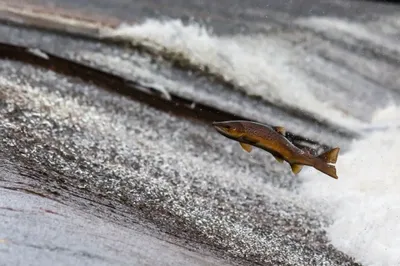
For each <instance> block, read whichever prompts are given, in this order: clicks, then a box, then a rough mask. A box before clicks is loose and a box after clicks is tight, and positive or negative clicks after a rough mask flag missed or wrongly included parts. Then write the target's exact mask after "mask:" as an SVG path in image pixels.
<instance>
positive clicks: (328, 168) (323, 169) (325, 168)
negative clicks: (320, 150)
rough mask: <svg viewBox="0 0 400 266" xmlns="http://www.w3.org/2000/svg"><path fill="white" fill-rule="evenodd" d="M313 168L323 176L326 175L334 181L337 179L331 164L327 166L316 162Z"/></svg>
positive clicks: (334, 168)
mask: <svg viewBox="0 0 400 266" xmlns="http://www.w3.org/2000/svg"><path fill="white" fill-rule="evenodd" d="M314 168H315V169H317V170H319V171H321V172H322V173H324V174H327V175H329V176H331V177H333V178H335V179H338V178H339V177H338V176H337V175H336V167H335V166H334V165H331V164H327V163H325V162H318V163H316V164H315V165H314Z"/></svg>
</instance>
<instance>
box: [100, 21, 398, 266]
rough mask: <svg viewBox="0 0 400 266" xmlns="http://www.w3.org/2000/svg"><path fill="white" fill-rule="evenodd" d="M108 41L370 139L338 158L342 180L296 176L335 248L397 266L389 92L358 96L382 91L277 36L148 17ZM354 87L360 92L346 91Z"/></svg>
mask: <svg viewBox="0 0 400 266" xmlns="http://www.w3.org/2000/svg"><path fill="white" fill-rule="evenodd" d="M339 22H340V23H339ZM296 23H298V25H300V26H302V27H305V28H310V29H312V30H314V31H319V32H321V31H324V30H326V28H321V27H322V26H324V25H325V26H326V27H327V29H330V32H329V34H331V35H332V34H333V35H332V36H333V37H335V36H337V35H338V34H339V35H340V34H341V33H342V32H344V33H345V34H346V38H353V39H351V40H357V39H361V40H363V41H365V38H367V37H366V36H370V35H368V34H367V33H368V32H369V31H371V30H370V29H368V28H367V27H366V26H360V25H357V24H354V23H353V24H350V23H349V22H346V21H342V20H340V19H334V18H332V19H331V18H324V19H323V20H318V18H309V19H308V18H305V19H299V20H297V22H296ZM321 23H323V24H321ZM334 25H336V26H334ZM332 27H333V28H332ZM371 27H374V25H371ZM335 34H336V35H335ZM376 34H379V33H376ZM102 35H103V36H104V37H112V38H120V39H125V40H130V41H132V42H133V43H135V44H141V45H144V46H146V47H148V48H151V49H153V50H154V51H157V52H160V53H162V52H165V51H167V52H169V53H174V54H177V55H179V56H182V57H184V58H185V59H188V60H189V61H190V63H191V64H194V65H198V66H201V67H202V68H207V69H208V71H210V72H211V73H212V74H216V75H220V76H222V77H223V78H224V79H225V80H226V81H229V82H231V83H233V84H234V85H235V87H236V88H238V89H241V90H244V91H245V92H246V93H247V94H249V95H257V96H261V97H262V98H263V99H266V100H268V101H270V102H271V101H272V102H275V103H278V104H283V105H287V106H291V107H294V108H298V109H301V110H303V111H305V112H309V113H311V114H312V115H314V116H316V117H319V118H321V119H324V120H326V121H329V122H330V123H333V124H336V125H339V126H342V127H346V128H348V129H349V130H355V131H359V132H361V133H364V135H363V136H364V137H363V138H362V139H359V140H354V142H353V144H352V145H351V147H350V149H349V150H348V151H342V152H341V154H340V156H339V159H338V163H337V171H338V175H339V176H340V178H339V180H334V179H330V178H324V177H323V176H321V174H320V173H317V172H315V171H312V170H308V169H307V170H306V169H305V170H303V172H301V174H300V177H301V178H303V179H304V180H305V182H304V184H303V185H302V186H301V188H300V195H302V197H305V198H307V199H310V198H311V199H312V200H313V201H314V202H315V204H316V205H318V206H320V207H321V210H326V211H325V212H326V215H327V216H328V217H330V218H331V220H332V224H331V225H330V226H329V227H328V228H326V230H327V232H328V236H329V238H330V240H331V242H332V244H333V245H334V246H335V247H336V248H338V249H339V250H341V251H343V252H345V253H347V254H349V255H351V256H354V257H355V258H356V259H357V260H358V261H360V262H362V263H364V264H365V265H371V266H375V265H376V266H378V265H388V266H389V265H399V264H400V255H399V254H400V225H399V224H400V223H399V217H400V208H399V207H397V206H396V203H397V202H399V201H400V196H399V194H398V191H400V178H399V174H398V171H397V170H398V169H397V165H398V154H399V151H400V137H399V136H400V131H399V129H397V128H391V127H390V125H391V124H392V122H393V121H395V120H397V121H398V120H400V110H399V109H398V108H397V107H393V106H390V107H388V108H384V109H383V110H380V109H379V108H381V109H382V107H384V106H388V105H389V104H390V102H391V96H390V94H389V93H388V94H385V93H381V94H380V95H381V97H379V99H377V97H375V96H374V95H373V94H370V95H368V94H365V93H364V94H360V95H358V94H357V93H358V91H359V92H360V93H363V92H362V90H363V89H365V88H368V89H369V90H370V91H379V90H381V89H382V88H379V87H374V86H375V85H374V84H373V82H372V83H371V82H370V81H369V80H368V79H365V78H363V76H362V75H354V73H350V74H349V71H348V70H346V71H347V72H346V73H344V71H343V70H342V69H339V67H340V66H339V65H334V64H332V63H331V62H328V61H326V60H325V59H324V58H322V57H319V56H318V55H317V54H312V53H310V51H307V50H302V49H299V48H296V47H295V46H293V45H291V44H290V42H289V41H288V40H287V39H285V38H283V37H280V36H279V35H276V34H271V35H265V34H254V35H234V36H228V35H227V36H217V35H215V34H213V33H212V32H211V31H210V30H209V29H207V28H206V27H204V26H201V25H200V24H195V23H191V24H184V23H183V22H182V21H180V20H170V21H164V22H163V21H157V20H153V19H149V20H146V21H145V22H143V23H142V24H138V25H127V24H123V25H120V27H118V28H117V29H115V30H107V31H104V32H103V33H102ZM383 35H384V34H383V33H382V36H383ZM367 41H373V40H371V39H367ZM385 41H386V42H391V39H390V38H386V37H385V38H384V39H382V41H381V42H385ZM378 44H382V43H378ZM389 47H392V48H393V45H389ZM326 49H327V50H328V48H326ZM335 49H336V50H335ZM393 49H394V48H393ZM331 50H332V51H334V52H331V53H336V54H335V56H340V57H343V56H344V52H343V51H339V50H338V49H337V48H332V49H331ZM330 56H332V54H331V55H330ZM349 58H350V59H349V60H352V62H351V63H352V64H355V65H357V67H358V69H357V71H361V72H363V73H364V74H365V76H368V75H369V74H368V73H369V72H371V71H372V70H371V67H370V63H371V62H372V61H370V62H367V61H365V59H363V58H362V57H358V56H357V55H351V56H349ZM343 60H346V59H343ZM310 72H313V73H314V74H315V73H316V75H311V74H309V73H310ZM326 73H330V76H326V75H327V74H326ZM332 73H333V74H332ZM335 73H342V75H338V74H335ZM351 75H353V76H351ZM369 76H370V77H371V75H369ZM321 77H322V78H321ZM349 77H353V79H352V80H349ZM354 77H357V78H354ZM324 78H326V79H330V81H332V80H334V81H335V82H333V83H337V84H341V86H342V87H344V88H346V89H342V90H339V89H338V88H334V87H333V88H329V87H326V84H330V83H329V82H324ZM376 78H379V77H376ZM357 86H358V87H357ZM353 87H355V88H354V91H352V90H350V89H348V88H353ZM358 88H360V89H359V90H358ZM388 95H389V96H388ZM355 97H357V98H356V99H357V101H354V99H355ZM358 97H359V98H358ZM377 102H378V103H377ZM374 104H375V105H374ZM365 110H368V111H365ZM376 110H380V111H376ZM374 111H375V112H374ZM363 115H364V116H363ZM388 119H390V120H388ZM387 121H389V122H388V123H386V122H387ZM328 137H329V136H327V138H328ZM325 208H326V209H325Z"/></svg>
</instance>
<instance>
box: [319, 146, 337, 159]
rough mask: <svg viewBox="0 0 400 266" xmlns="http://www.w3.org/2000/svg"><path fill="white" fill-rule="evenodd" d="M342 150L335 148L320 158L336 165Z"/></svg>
mask: <svg viewBox="0 0 400 266" xmlns="http://www.w3.org/2000/svg"><path fill="white" fill-rule="evenodd" d="M339 151H340V148H334V149H332V150H329V151H327V152H324V153H322V154H320V155H319V156H318V158H320V159H321V160H323V161H324V162H326V163H336V161H337V157H338V155H339Z"/></svg>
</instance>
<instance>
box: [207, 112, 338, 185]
mask: <svg viewBox="0 0 400 266" xmlns="http://www.w3.org/2000/svg"><path fill="white" fill-rule="evenodd" d="M212 125H213V126H214V127H215V129H216V130H217V131H218V132H219V133H220V134H222V135H223V136H225V137H227V138H230V139H233V140H236V141H238V142H239V143H240V145H241V146H242V148H243V149H244V150H245V151H247V152H251V150H252V146H255V147H258V148H261V149H263V150H265V151H267V152H269V153H271V154H272V155H273V156H274V157H275V159H276V160H277V161H278V162H280V163H283V161H286V162H288V163H289V164H290V166H291V168H292V172H293V173H294V174H298V173H299V172H300V171H301V170H302V168H303V166H304V165H307V166H312V167H314V168H315V169H317V170H319V171H321V172H323V173H325V174H327V175H329V176H331V177H333V178H335V179H338V176H337V175H336V167H335V166H334V165H332V164H335V163H336V161H337V157H338V155H339V151H340V149H339V148H338V147H337V148H334V149H331V150H329V151H327V152H324V153H322V154H320V155H318V156H313V155H311V154H310V153H308V152H305V151H303V150H301V149H299V148H298V147H296V146H295V145H293V144H292V143H291V142H290V141H289V140H288V139H287V138H286V137H285V135H286V131H285V128H284V127H270V126H267V125H263V124H260V123H256V122H251V121H240V120H237V121H224V122H214V123H212Z"/></svg>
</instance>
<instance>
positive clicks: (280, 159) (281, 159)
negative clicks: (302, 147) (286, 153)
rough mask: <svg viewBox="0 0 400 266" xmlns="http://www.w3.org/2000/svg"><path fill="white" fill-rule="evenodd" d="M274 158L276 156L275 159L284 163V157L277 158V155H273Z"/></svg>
mask: <svg viewBox="0 0 400 266" xmlns="http://www.w3.org/2000/svg"><path fill="white" fill-rule="evenodd" d="M272 156H274V157H275V159H276V160H277V161H278V162H280V163H283V158H282V157H279V156H276V155H272Z"/></svg>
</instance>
